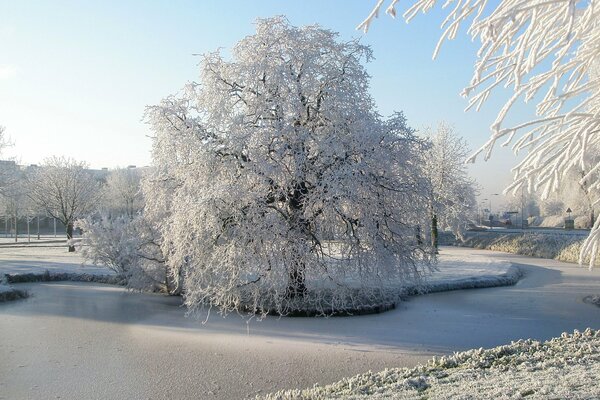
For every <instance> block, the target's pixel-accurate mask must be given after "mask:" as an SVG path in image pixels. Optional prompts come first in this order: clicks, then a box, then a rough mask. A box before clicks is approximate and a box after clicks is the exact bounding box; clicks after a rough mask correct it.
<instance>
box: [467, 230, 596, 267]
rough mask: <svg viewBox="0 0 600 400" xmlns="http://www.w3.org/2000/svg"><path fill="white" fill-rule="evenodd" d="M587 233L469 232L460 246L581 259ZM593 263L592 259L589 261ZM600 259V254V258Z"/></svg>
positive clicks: (563, 258) (554, 257) (575, 260)
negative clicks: (582, 234)
mask: <svg viewBox="0 0 600 400" xmlns="http://www.w3.org/2000/svg"><path fill="white" fill-rule="evenodd" d="M584 240H585V236H581V235H572V234H569V233H568V232H566V233H564V234H561V233H552V234H549V233H528V232H525V233H503V232H496V231H489V232H468V233H467V234H466V235H465V240H464V242H461V243H458V244H459V245H460V246H465V247H473V248H476V249H486V250H494V251H504V252H507V253H514V254H521V255H524V256H532V257H540V258H550V259H554V260H558V261H565V262H571V263H576V262H579V253H580V251H581V246H582V244H583V242H584ZM585 262H589V258H588V259H586V260H585ZM598 262H600V257H599V258H598Z"/></svg>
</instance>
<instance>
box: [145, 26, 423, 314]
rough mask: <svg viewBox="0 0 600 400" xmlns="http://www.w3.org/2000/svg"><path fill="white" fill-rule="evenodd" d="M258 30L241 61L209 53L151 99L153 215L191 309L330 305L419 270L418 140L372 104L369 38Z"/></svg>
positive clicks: (339, 305)
mask: <svg viewBox="0 0 600 400" xmlns="http://www.w3.org/2000/svg"><path fill="white" fill-rule="evenodd" d="M256 28H257V33H256V34H255V35H252V36H248V37H246V38H245V39H243V40H242V41H240V42H239V43H238V44H237V45H236V46H235V48H234V50H233V56H232V58H233V59H232V61H226V60H225V59H223V58H222V57H221V56H220V55H219V54H218V53H212V54H208V55H206V56H204V58H203V60H202V62H201V81H200V83H193V84H190V85H188V86H186V88H185V89H184V91H183V92H182V93H181V95H180V96H179V97H169V98H167V99H165V100H164V101H163V102H162V103H161V104H160V105H158V106H155V107H151V108H149V110H148V120H149V122H150V124H151V125H152V128H153V130H154V131H155V134H156V137H155V140H154V148H153V158H154V167H155V169H154V172H153V175H152V176H151V177H150V178H149V181H151V183H150V184H149V185H148V186H147V190H149V191H148V192H146V193H145V197H146V199H147V202H148V205H147V207H146V212H147V214H148V216H149V217H150V218H151V219H152V215H153V214H154V213H157V214H161V215H164V216H165V218H164V219H163V224H161V226H160V227H159V229H160V231H161V234H162V243H163V253H164V254H166V255H167V263H168V265H169V267H170V268H171V276H173V277H174V278H175V277H179V276H184V277H185V279H184V282H183V285H184V286H183V289H184V293H185V302H186V304H187V305H188V307H190V308H191V309H192V310H193V309H197V308H199V307H203V306H204V305H210V306H218V307H220V309H221V311H222V312H227V311H231V310H238V311H241V310H248V311H250V312H259V313H264V312H267V311H269V310H274V311H276V312H278V313H286V312H288V311H290V310H291V309H293V308H294V307H296V306H297V304H299V303H308V302H310V303H311V304H312V307H314V308H315V309H316V310H319V311H321V312H323V313H327V312H330V311H331V310H332V309H345V308H348V307H351V305H352V303H353V302H359V301H360V302H363V303H364V302H367V301H371V299H373V298H374V297H375V296H378V295H380V294H381V293H382V291H383V289H382V288H383V287H384V286H385V284H384V282H385V283H387V282H388V281H390V280H391V281H394V280H396V281H400V282H406V281H408V280H418V279H419V278H420V276H421V272H422V271H423V268H424V265H423V264H421V261H422V260H423V258H426V257H427V254H429V252H428V250H427V248H425V247H423V246H420V245H419V244H418V243H417V240H416V238H415V231H414V225H415V221H417V220H418V218H419V211H420V205H421V204H422V203H423V197H422V194H423V192H422V182H421V181H420V180H419V172H420V171H419V164H418V157H417V155H416V151H415V147H416V146H415V143H416V142H417V140H416V139H415V138H414V137H413V136H412V134H411V131H410V130H409V129H408V128H407V127H406V125H405V120H404V118H403V117H402V116H401V115H396V116H395V117H394V118H392V119H391V120H390V121H387V122H383V121H381V120H380V118H379V116H378V115H377V113H376V111H375V107H374V104H373V100H372V99H371V96H370V95H369V92H368V75H367V73H366V72H365V70H364V67H363V66H362V64H361V62H362V61H363V60H366V61H368V60H369V59H370V58H371V51H370V49H369V48H368V47H366V46H363V45H361V44H359V43H358V42H356V41H351V42H346V43H341V42H338V41H337V38H336V34H335V33H333V32H330V31H328V30H325V29H322V28H320V27H318V26H309V27H304V28H296V27H292V26H290V25H288V23H287V22H286V21H285V20H284V19H283V18H273V19H268V20H258V21H257V24H256ZM332 235H333V238H334V240H333V241H331V240H328V239H327V238H331V237H332Z"/></svg>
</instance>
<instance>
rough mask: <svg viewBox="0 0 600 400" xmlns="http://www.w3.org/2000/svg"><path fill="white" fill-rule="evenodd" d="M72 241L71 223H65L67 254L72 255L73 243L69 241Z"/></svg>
mask: <svg viewBox="0 0 600 400" xmlns="http://www.w3.org/2000/svg"><path fill="white" fill-rule="evenodd" d="M72 239H73V222H70V221H69V222H67V242H69V253H72V252H74V251H75V246H73V243H72V242H71V240H72Z"/></svg>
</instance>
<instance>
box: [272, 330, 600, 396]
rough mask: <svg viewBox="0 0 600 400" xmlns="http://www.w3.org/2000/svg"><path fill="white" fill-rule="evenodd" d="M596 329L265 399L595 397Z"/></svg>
mask: <svg viewBox="0 0 600 400" xmlns="http://www.w3.org/2000/svg"><path fill="white" fill-rule="evenodd" d="M599 346H600V331H595V330H592V329H590V328H588V329H586V330H585V331H584V332H579V331H577V330H576V331H574V333H573V334H566V333H563V334H562V335H561V337H558V338H553V339H551V340H548V341H546V342H538V341H536V340H532V339H527V340H519V341H517V342H512V343H511V344H509V345H505V346H498V347H495V348H492V349H481V348H480V349H473V350H468V351H465V352H460V353H455V354H453V355H451V356H443V357H439V358H437V357H434V358H433V359H432V360H430V361H429V362H427V363H426V364H424V365H420V366H417V367H415V368H410V369H409V368H394V369H386V370H384V371H382V372H378V373H374V372H367V373H365V374H361V375H357V376H355V377H352V378H346V379H343V380H341V381H339V382H337V383H334V384H332V385H327V386H315V387H313V388H312V389H305V390H288V391H280V392H277V393H274V394H270V395H268V396H266V397H265V398H266V399H282V400H283V399H363V398H370V399H383V398H386V399H390V398H391V399H421V398H428V399H446V398H522V397H527V398H528V399H542V398H543V399H546V398H592V397H593V398H597V397H598V396H600V386H599V385H598V384H597V379H598V374H599V373H600V352H599V351H598V349H599Z"/></svg>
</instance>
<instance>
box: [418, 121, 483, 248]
mask: <svg viewBox="0 0 600 400" xmlns="http://www.w3.org/2000/svg"><path fill="white" fill-rule="evenodd" d="M426 133H427V136H428V146H426V147H425V150H424V152H423V174H424V177H425V179H426V181H427V183H428V189H427V202H428V204H427V208H428V211H429V219H430V227H431V231H430V233H431V241H432V245H433V246H434V247H436V248H437V246H438V229H451V230H452V231H453V232H454V233H455V234H457V235H461V232H462V231H463V230H464V228H465V227H466V226H467V224H468V222H469V218H470V217H471V216H473V214H474V213H475V212H476V209H477V201H476V199H475V192H476V186H475V182H474V181H473V180H472V179H471V178H470V177H469V175H468V171H467V166H466V165H465V162H464V160H465V158H466V157H467V155H468V153H469V148H468V145H467V143H466V142H465V141H464V139H462V138H461V137H460V136H458V135H457V134H456V132H455V131H454V129H453V128H452V127H451V126H450V125H448V124H447V123H444V122H442V123H440V124H439V125H438V127H437V129H436V130H435V132H433V131H432V130H431V129H428V130H427V132H426Z"/></svg>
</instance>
